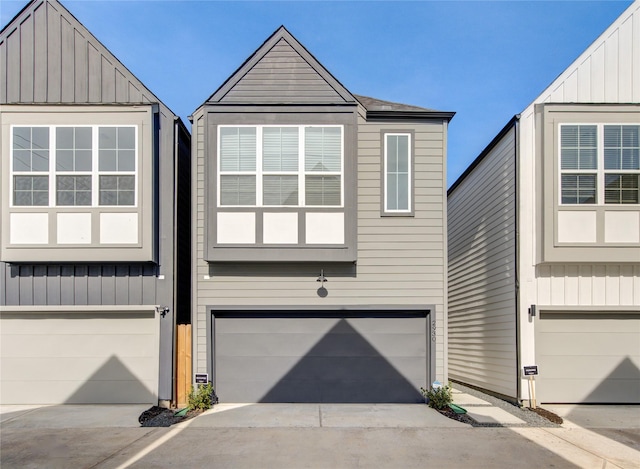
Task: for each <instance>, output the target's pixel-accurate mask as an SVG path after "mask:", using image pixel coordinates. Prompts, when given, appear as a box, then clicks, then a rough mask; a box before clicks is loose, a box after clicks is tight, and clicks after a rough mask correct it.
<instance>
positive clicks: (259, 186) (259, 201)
mask: <svg viewBox="0 0 640 469" xmlns="http://www.w3.org/2000/svg"><path fill="white" fill-rule="evenodd" d="M241 127H244V128H247V127H248V128H255V129H256V169H255V171H224V172H223V171H221V170H220V163H221V162H220V158H221V152H220V146H221V130H222V129H223V128H241ZM267 127H271V128H283V127H289V128H293V127H295V128H298V170H297V171H296V172H293V171H292V172H287V171H264V170H263V164H262V163H263V152H262V145H263V129H264V128H267ZM312 127H325V128H326V127H333V128H340V171H307V170H306V167H305V162H306V158H305V156H306V155H305V130H306V129H308V128H312ZM216 153H217V161H216V206H217V208H218V209H220V208H223V209H226V208H243V207H244V208H247V207H251V208H256V207H258V208H344V125H333V124H327V125H278V124H274V125H231V124H229V125H226V124H225V125H219V126H218V129H217V151H216ZM227 175H228V176H254V177H255V178H256V180H255V181H256V203H255V205H222V204H221V184H220V182H221V177H222V176H227ZM288 175H291V176H294V175H295V176H297V177H298V204H297V205H265V204H264V202H263V198H264V197H263V196H264V191H263V189H264V188H263V177H264V176H288ZM306 176H340V204H339V205H307V204H306V200H305V198H306V184H305V182H306Z"/></svg>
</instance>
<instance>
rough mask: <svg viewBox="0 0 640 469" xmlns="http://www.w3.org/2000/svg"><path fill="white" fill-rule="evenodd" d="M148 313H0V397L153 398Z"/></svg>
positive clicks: (31, 400) (152, 330) (60, 400)
mask: <svg viewBox="0 0 640 469" xmlns="http://www.w3.org/2000/svg"><path fill="white" fill-rule="evenodd" d="M155 316H156V315H155V314H154V313H151V312H149V313H130V312H127V313H97V314H96V313H86V314H84V313H34V314H24V313H19V314H13V315H9V314H7V313H3V315H2V317H1V319H0V386H1V387H0V398H1V400H2V403H3V404H80V403H82V404H85V403H99V404H102V403H149V404H151V403H154V402H155V401H157V397H156V396H157V386H158V384H157V383H158V327H159V324H158V319H157V318H156V317H155Z"/></svg>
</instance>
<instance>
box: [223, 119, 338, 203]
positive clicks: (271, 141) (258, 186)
mask: <svg viewBox="0 0 640 469" xmlns="http://www.w3.org/2000/svg"><path fill="white" fill-rule="evenodd" d="M342 145H343V144H342V127H341V126H320V127H314V126H247V127H235V126H234V127H230V126H220V128H219V147H218V154H219V166H218V168H219V169H218V174H219V194H218V205H219V206H280V207H282V206H294V207H295V206H298V207H304V206H341V205H342V180H343V172H342Z"/></svg>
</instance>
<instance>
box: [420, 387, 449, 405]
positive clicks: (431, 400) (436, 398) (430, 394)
mask: <svg viewBox="0 0 640 469" xmlns="http://www.w3.org/2000/svg"><path fill="white" fill-rule="evenodd" d="M420 392H421V393H422V395H423V396H424V397H425V398H426V399H427V404H429V407H433V408H434V409H438V410H442V409H446V408H447V407H449V404H451V402H453V394H452V391H451V382H449V383H448V384H446V385H444V386H442V385H440V386H437V387H435V388H434V387H433V386H431V387H430V388H429V389H428V390H427V389H425V388H420Z"/></svg>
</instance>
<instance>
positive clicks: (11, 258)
mask: <svg viewBox="0 0 640 469" xmlns="http://www.w3.org/2000/svg"><path fill="white" fill-rule="evenodd" d="M0 105H1V108H0V123H1V133H0V148H1V154H2V170H1V173H0V174H1V178H0V193H1V194H2V197H1V205H0V210H1V212H0V219H1V222H0V224H1V226H2V229H1V232H0V334H1V337H0V347H1V348H0V369H1V372H0V399H1V400H2V403H3V404H14V403H21V404H26V403H38V404H57V403H157V402H158V400H160V401H168V400H171V399H172V397H173V378H172V376H173V361H174V360H173V343H174V338H173V337H174V324H175V322H176V319H177V316H178V315H182V316H183V318H184V317H186V318H187V319H188V317H189V307H190V306H189V301H190V298H189V293H188V292H189V288H190V287H189V279H190V270H191V268H190V260H189V254H188V253H189V252H190V232H189V229H188V227H189V219H188V217H187V218H184V216H183V217H182V218H180V213H182V214H184V213H188V212H189V210H190V208H189V204H190V200H189V197H188V194H189V191H190V154H189V145H190V136H189V133H188V131H187V129H186V127H185V126H184V125H183V123H182V122H181V121H180V119H179V118H178V117H177V116H176V115H175V114H173V113H172V112H171V111H170V110H169V109H168V108H167V106H165V105H164V104H163V103H162V102H160V100H159V99H158V98H157V97H156V96H155V95H154V94H153V93H151V91H149V90H148V89H147V88H146V87H145V86H144V85H143V84H142V83H141V82H140V81H139V80H138V79H137V78H136V77H135V76H134V75H133V74H132V73H131V72H130V71H129V70H127V68H126V67H125V66H124V65H123V64H121V63H120V62H119V61H118V59H117V58H116V57H114V56H113V55H112V54H111V53H110V52H109V51H108V50H107V49H106V48H105V47H104V46H103V45H102V44H101V43H100V42H99V41H98V40H97V39H96V38H95V37H94V36H93V35H92V34H91V33H90V32H89V31H88V30H87V29H86V28H85V27H84V26H83V25H82V24H80V22H79V21H78V20H77V19H76V18H74V17H73V15H71V13H69V11H68V10H67V9H66V8H65V7H64V6H62V5H61V4H60V3H59V2H58V1H57V0H33V1H31V2H29V3H28V4H27V5H26V6H25V8H24V9H23V10H22V11H21V12H20V13H18V15H17V16H16V17H15V18H14V19H13V20H12V21H11V22H9V24H7V25H6V26H5V27H4V28H3V29H2V31H0ZM183 227H186V230H184V229H183Z"/></svg>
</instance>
